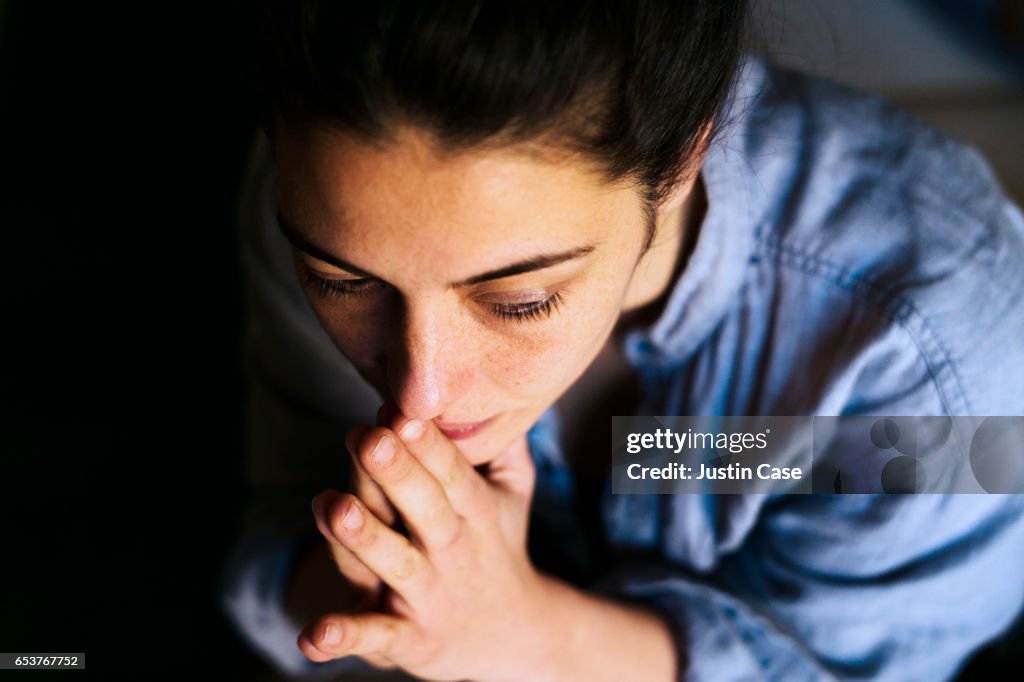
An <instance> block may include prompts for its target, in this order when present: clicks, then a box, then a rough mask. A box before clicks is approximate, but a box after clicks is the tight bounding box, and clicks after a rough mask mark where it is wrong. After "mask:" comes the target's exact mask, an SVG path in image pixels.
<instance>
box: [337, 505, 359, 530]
mask: <svg viewBox="0 0 1024 682" xmlns="http://www.w3.org/2000/svg"><path fill="white" fill-rule="evenodd" d="M341 525H343V526H345V527H346V528H348V529H349V530H355V529H356V528H358V527H359V526H361V525H363V512H361V511H359V505H357V504H356V503H355V502H354V501H353V502H349V507H348V511H347V512H345V516H343V517H342V519H341Z"/></svg>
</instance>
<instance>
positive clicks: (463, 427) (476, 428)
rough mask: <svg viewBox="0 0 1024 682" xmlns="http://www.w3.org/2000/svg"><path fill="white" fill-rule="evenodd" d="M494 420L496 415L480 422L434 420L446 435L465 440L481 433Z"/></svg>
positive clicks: (452, 438)
mask: <svg viewBox="0 0 1024 682" xmlns="http://www.w3.org/2000/svg"><path fill="white" fill-rule="evenodd" d="M493 420H494V417H490V418H488V419H484V420H483V421H478V422H462V423H454V422H453V423H447V422H434V423H435V424H436V425H437V428H439V429H440V430H441V433H443V434H444V435H446V436H447V437H448V438H450V439H451V440H463V439H465V438H470V437H472V436H475V435H476V434H477V433H479V432H480V431H481V430H482V429H483V428H484V427H486V426H487V425H488V424H490V423H491V422H492V421H493Z"/></svg>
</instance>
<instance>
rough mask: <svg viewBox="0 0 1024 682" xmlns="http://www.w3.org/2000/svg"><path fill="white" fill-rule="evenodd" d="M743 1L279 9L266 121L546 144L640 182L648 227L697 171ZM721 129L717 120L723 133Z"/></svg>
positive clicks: (359, 132) (289, 0)
mask: <svg viewBox="0 0 1024 682" xmlns="http://www.w3.org/2000/svg"><path fill="white" fill-rule="evenodd" d="M745 4H746V3H745V1H744V0H686V1H678V0H597V1H589V2H588V1H586V0H584V1H569V0H557V1H555V0H540V1H537V0H516V1H515V2H509V1H508V0H500V1H495V2H488V1H485V0H475V1H473V0H465V1H462V2H459V1H449V2H402V1H400V0H370V1H369V2H351V3H350V2H342V1H339V2H316V1H296V0H280V1H277V0H267V1H266V2H265V4H264V5H263V12H262V24H263V30H262V31H261V34H260V48H259V52H258V55H257V65H258V79H259V88H260V93H261V96H262V98H263V102H264V105H265V110H264V114H265V119H264V122H265V126H266V128H267V130H268V131H272V129H273V125H272V116H273V114H274V112H275V111H276V112H279V113H280V114H281V115H282V116H283V117H284V119H285V121H286V122H287V123H288V124H289V125H291V124H294V123H296V122H299V121H301V122H318V123H326V124H328V125H330V126H332V127H336V128H339V129H341V130H343V131H345V132H347V133H351V134H353V135H356V136H357V137H359V138H361V139H363V140H364V141H367V142H371V143H376V142H380V141H386V140H388V139H390V137H391V133H392V132H393V131H394V129H395V128H396V126H397V125H409V124H411V125H414V126H417V127H420V128H422V129H425V130H427V131H429V132H431V133H433V135H434V136H435V137H436V139H437V141H438V143H439V144H440V146H441V148H442V149H444V150H448V151H458V150H461V149H468V148H471V147H475V146H485V145H486V146H489V145H494V146H504V145H510V144H513V143H522V142H529V143H540V144H541V145H542V146H543V147H545V148H548V149H555V150H564V151H569V152H572V153H581V154H582V155H583V156H584V158H587V159H588V160H591V161H593V162H596V163H597V164H598V167H599V168H600V169H601V171H602V172H603V175H604V178H605V179H606V180H607V181H609V182H614V181H619V180H622V179H624V178H629V179H631V180H633V181H634V182H636V183H637V185H638V186H639V188H640V190H641V193H642V197H643V199H644V203H645V211H646V212H647V214H648V215H647V219H648V231H649V234H648V245H649V243H650V239H651V237H653V234H651V233H650V232H651V231H652V229H653V225H654V220H653V214H654V210H655V208H656V206H657V205H658V204H660V203H661V201H662V200H663V199H664V198H665V197H666V196H667V195H668V194H669V192H671V190H672V189H673V188H674V187H675V186H676V183H677V182H678V180H679V179H680V178H682V177H686V176H688V174H689V173H691V172H692V171H693V170H694V169H693V167H692V163H693V161H694V159H695V158H696V156H697V155H698V154H699V152H700V151H701V150H702V149H701V143H702V142H703V141H704V139H703V138H704V133H705V132H706V127H707V125H708V124H709V123H712V122H715V123H717V122H718V121H717V119H718V116H719V114H720V112H721V111H722V109H723V107H724V105H725V102H726V99H727V95H728V92H729V89H730V87H731V83H732V81H733V79H734V77H735V74H736V72H737V69H738V64H739V61H740V55H741V52H742V50H743V47H744V44H743V43H744V41H743V36H744V30H745V29H744V18H745V14H746V8H745ZM714 129H715V130H717V125H716V126H715V128H714Z"/></svg>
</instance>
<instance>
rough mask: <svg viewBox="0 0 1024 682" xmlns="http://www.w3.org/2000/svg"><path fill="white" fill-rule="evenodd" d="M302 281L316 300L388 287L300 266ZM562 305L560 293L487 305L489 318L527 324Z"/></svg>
mask: <svg viewBox="0 0 1024 682" xmlns="http://www.w3.org/2000/svg"><path fill="white" fill-rule="evenodd" d="M302 278H303V280H304V281H305V283H306V284H307V285H308V286H309V287H310V288H311V289H313V291H314V292H315V293H316V294H317V296H319V297H321V298H325V299H333V298H337V297H339V296H365V295H367V294H370V293H372V292H374V291H376V290H380V289H384V288H386V287H387V286H388V285H387V284H385V283H383V282H380V281H377V280H373V279H353V280H332V279H326V278H324V277H321V276H319V275H317V274H316V273H314V272H313V271H312V270H311V269H310V268H309V267H308V266H306V265H305V264H303V267H302ZM563 302H564V297H563V295H562V292H561V291H556V292H555V293H553V294H552V295H551V296H548V297H547V298H546V299H544V300H543V301H532V302H529V303H488V304H487V307H488V308H490V310H491V314H493V315H494V316H495V317H497V318H499V319H501V320H504V321H509V322H530V321H536V320H543V319H547V318H549V317H551V315H552V313H554V312H555V311H556V310H558V309H559V307H560V306H561V305H562V303H563Z"/></svg>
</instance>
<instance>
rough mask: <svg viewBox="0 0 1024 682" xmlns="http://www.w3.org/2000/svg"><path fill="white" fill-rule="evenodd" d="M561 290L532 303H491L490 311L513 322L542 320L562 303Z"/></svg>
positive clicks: (549, 315)
mask: <svg viewBox="0 0 1024 682" xmlns="http://www.w3.org/2000/svg"><path fill="white" fill-rule="evenodd" d="M562 302H563V299H562V292H561V291H556V292H555V293H553V294H552V295H551V296H548V297H547V298H545V299H544V300H543V301H535V302H532V303H512V304H508V303H505V304H502V303H491V304H490V307H491V312H493V313H494V314H495V315H497V316H498V317H500V318H501V319H503V320H511V321H513V322H525V321H527V320H542V319H546V318H549V317H551V313H553V312H555V311H556V310H558V307H559V306H560V305H562Z"/></svg>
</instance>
